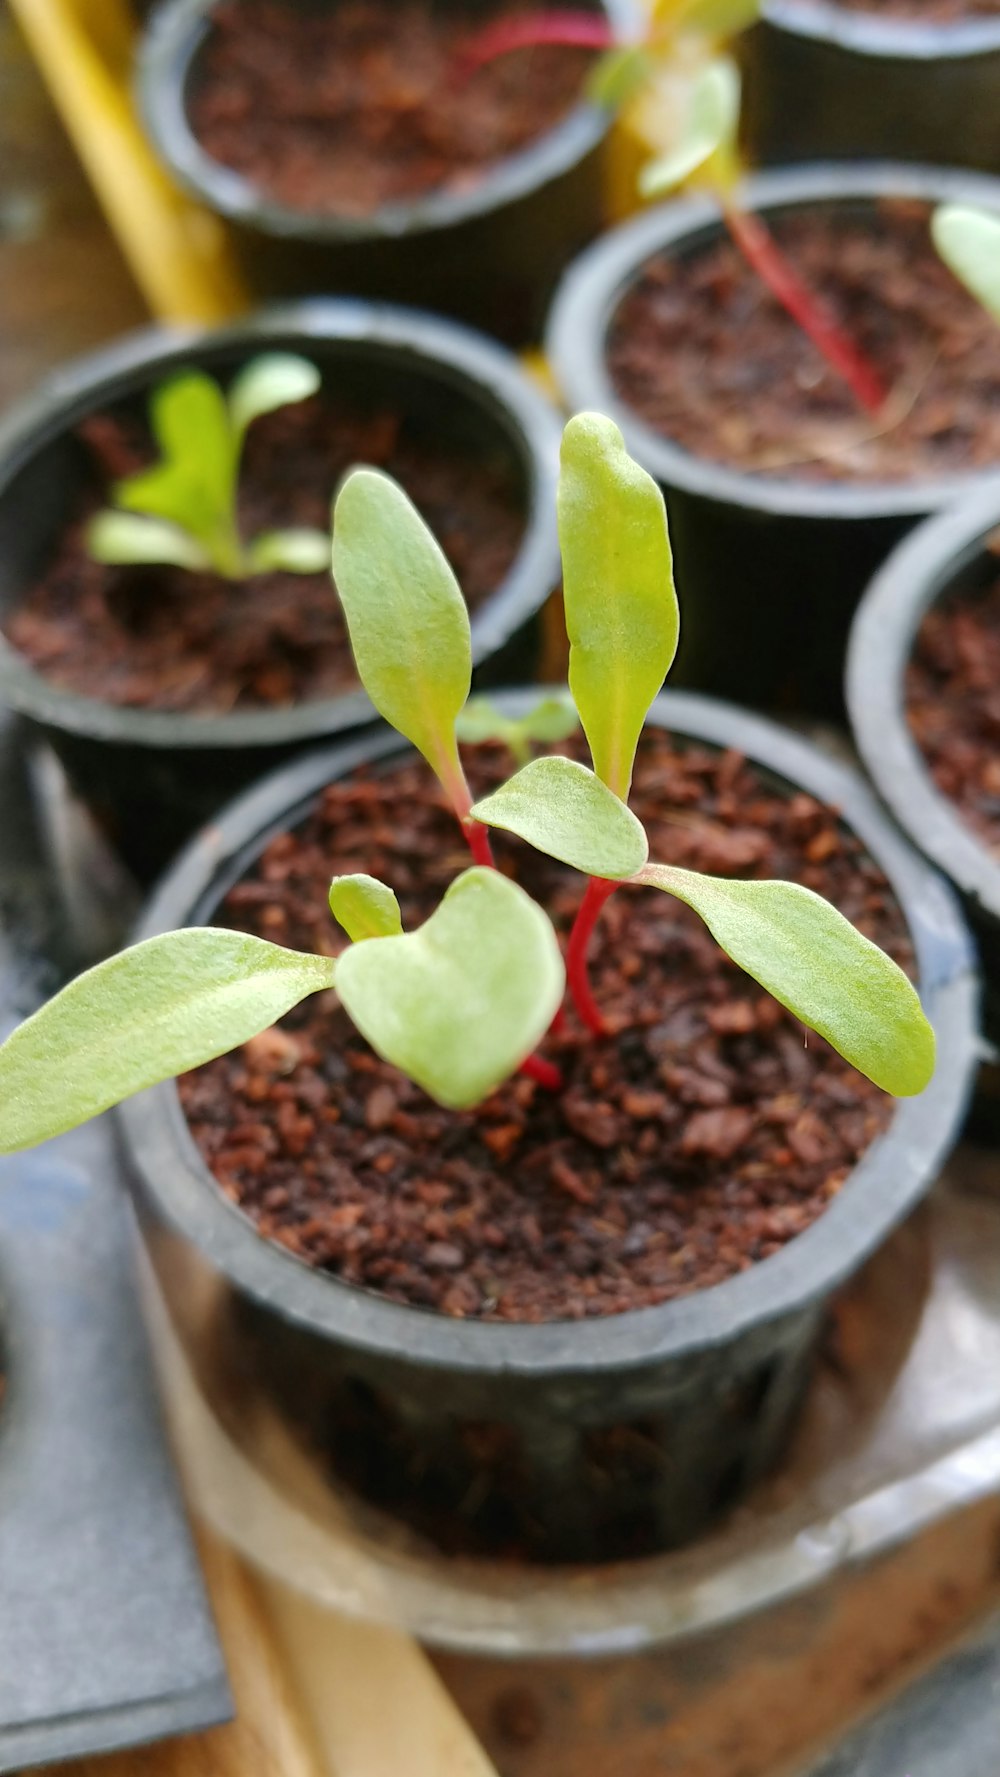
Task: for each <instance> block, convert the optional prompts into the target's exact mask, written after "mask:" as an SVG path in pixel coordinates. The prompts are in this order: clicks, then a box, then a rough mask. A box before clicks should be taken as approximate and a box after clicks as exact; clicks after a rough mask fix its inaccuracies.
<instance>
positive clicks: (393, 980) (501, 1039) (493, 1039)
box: [337, 868, 565, 1110]
mask: <svg viewBox="0 0 1000 1777" xmlns="http://www.w3.org/2000/svg"><path fill="white" fill-rule="evenodd" d="M564 983H565V972H564V969H563V960H562V956H561V954H560V950H559V945H558V942H557V940H556V935H555V932H554V931H553V929H552V926H551V924H550V922H549V919H548V917H547V916H546V914H544V913H543V912H542V909H541V908H540V907H537V906H536V905H535V903H534V901H532V900H531V898H530V896H528V895H526V894H525V892H524V890H523V889H521V888H518V886H517V884H516V883H513V882H509V881H508V880H507V878H506V877H505V876H501V875H499V873H498V872H497V871H496V870H484V869H478V868H477V869H472V870H466V871H465V872H464V873H463V875H461V876H459V877H458V878H457V879H456V880H455V882H453V883H452V885H451V887H450V888H449V890H448V892H447V894H446V895H445V897H444V899H443V901H442V902H441V905H440V907H438V908H437V910H436V912H434V913H432V914H431V917H430V919H428V920H427V921H426V922H425V923H424V925H422V926H421V927H420V929H419V931H416V932H408V933H407V934H406V935H405V936H404V937H401V938H382V939H380V940H379V942H378V943H377V944H357V945H355V946H353V948H352V949H350V950H348V951H347V952H346V953H345V954H344V955H343V956H342V957H341V958H340V959H339V962H338V964H337V991H338V993H339V994H340V997H341V1000H342V1001H343V1004H344V1006H345V1007H346V1009H347V1011H348V1013H349V1014H350V1016H351V1018H352V1019H353V1020H354V1022H355V1024H356V1025H357V1027H358V1029H359V1030H360V1031H361V1032H362V1034H363V1035H364V1036H365V1037H367V1039H368V1041H369V1043H370V1044H371V1046H372V1048H373V1049H375V1050H377V1052H378V1054H379V1055H381V1056H382V1057H383V1058H384V1059H385V1060H386V1061H390V1062H392V1064H393V1065H394V1066H395V1067H398V1068H400V1069H401V1070H402V1071H403V1073H405V1074H408V1075H409V1076H410V1078H411V1079H412V1080H416V1082H417V1084H418V1085H420V1086H422V1087H423V1088H424V1091H425V1092H428V1093H429V1094H430V1096H431V1097H432V1098H434V1099H436V1100H437V1101H438V1103H439V1104H443V1105H446V1106H448V1107H449V1108H450V1109H452V1110H462V1109H465V1108H466V1107H467V1106H469V1105H473V1104H478V1102H479V1100H480V1099H482V1098H485V1097H486V1096H487V1095H488V1094H489V1093H490V1092H492V1091H493V1090H494V1089H495V1087H497V1086H499V1085H500V1082H501V1081H502V1080H505V1079H506V1078H507V1076H508V1074H511V1073H513V1071H514V1069H515V1068H517V1067H519V1066H520V1064H521V1062H522V1061H523V1060H524V1059H525V1057H526V1056H528V1055H530V1053H531V1051H532V1050H533V1049H534V1047H535V1045H536V1043H538V1042H539V1040H540V1039H541V1038H542V1037H543V1036H544V1035H545V1032H546V1031H547V1030H548V1027H549V1025H550V1024H551V1022H552V1019H553V1018H554V1017H555V1014H556V1011H557V1009H558V1007H559V1004H560V1002H561V1000H562V995H563V987H564Z"/></svg>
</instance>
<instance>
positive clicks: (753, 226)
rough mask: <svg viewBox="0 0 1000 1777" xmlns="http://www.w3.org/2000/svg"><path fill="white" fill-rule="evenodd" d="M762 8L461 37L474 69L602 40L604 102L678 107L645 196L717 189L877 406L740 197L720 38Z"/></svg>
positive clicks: (669, 12)
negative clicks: (631, 28) (626, 36)
mask: <svg viewBox="0 0 1000 1777" xmlns="http://www.w3.org/2000/svg"><path fill="white" fill-rule="evenodd" d="M758 8H759V0H657V4H656V5H654V7H653V9H652V13H651V15H650V21H649V24H648V27H647V29H646V32H645V34H644V35H643V36H642V38H641V39H640V40H639V41H637V42H634V43H626V44H621V43H617V42H616V41H615V37H614V32H613V29H612V27H611V25H610V23H609V22H608V20H607V19H605V18H604V17H603V16H602V15H600V14H598V13H592V12H573V11H557V10H553V11H548V10H543V11H540V12H537V13H526V14H521V15H520V16H519V17H517V18H512V19H504V20H500V21H499V22H498V23H496V24H493V25H488V26H487V27H486V28H485V29H484V30H483V31H481V32H479V33H477V34H476V35H475V36H474V37H473V38H472V40H471V42H470V43H468V44H466V45H465V46H464V48H463V50H462V53H461V57H460V58H459V68H460V71H461V74H462V76H463V77H468V76H469V75H470V74H471V73H473V72H474V71H475V69H477V68H479V67H482V66H484V65H485V64H486V63H488V62H491V61H493V60H494V59H495V58H496V57H498V56H501V55H506V54H508V53H509V52H510V51H511V50H515V49H523V48H526V47H529V46H531V45H534V44H538V45H540V44H551V43H563V44H567V45H572V46H576V47H583V48H587V49H601V50H603V51H604V52H605V53H604V54H603V55H602V56H601V57H600V59H599V61H598V62H597V64H596V66H595V68H594V70H593V72H592V74H591V78H590V82H589V87H588V90H589V94H590V97H591V98H592V99H593V100H595V102H596V103H598V104H600V105H604V106H606V107H607V108H608V109H609V110H611V111H616V112H617V111H621V110H622V109H623V108H624V107H626V106H629V105H636V104H641V105H642V106H643V110H644V112H647V111H648V112H650V113H652V114H654V115H655V117H656V120H657V124H658V125H659V120H660V119H661V118H662V117H664V116H665V115H666V116H673V115H676V114H677V113H678V111H679V123H678V127H677V128H676V129H675V130H674V131H673V132H672V134H673V140H672V142H671V144H670V148H669V150H668V151H667V152H666V153H663V154H657V155H654V156H653V157H652V158H651V159H650V160H649V161H648V162H647V163H646V164H645V166H644V167H643V168H642V171H641V173H640V175H639V190H640V192H641V194H642V196H643V197H646V198H653V197H659V196H661V195H663V194H664V193H665V192H668V191H674V190H677V189H679V188H682V187H688V186H691V187H697V188H699V189H701V190H704V191H708V192H710V193H711V194H712V196H713V197H714V198H715V199H716V201H717V202H718V204H719V207H720V210H721V212H722V216H723V220H724V221H725V224H726V227H727V229H728V230H729V233H730V234H731V236H732V238H733V241H734V242H735V244H736V246H737V248H738V249H739V251H740V253H741V254H742V255H743V257H744V258H745V259H746V261H747V263H748V264H749V265H750V266H752V267H753V269H754V271H755V272H756V273H757V274H758V276H759V277H760V278H761V279H762V280H763V282H764V284H765V285H766V286H767V288H768V289H769V290H770V292H771V294H772V296H774V297H775V298H776V300H777V301H778V302H779V303H780V304H781V306H782V308H784V309H785V310H786V312H787V313H788V314H789V315H790V316H791V317H792V319H793V320H794V321H795V322H796V323H797V325H798V326H799V327H800V328H801V329H802V331H803V332H804V333H805V334H806V335H807V336H808V338H809V339H811V340H812V342H813V344H814V345H815V346H816V348H817V350H818V351H819V352H820V353H821V354H822V356H823V358H824V359H825V360H826V362H827V363H828V364H829V366H830V367H831V369H832V370H834V371H835V372H836V374H837V375H838V376H839V377H840V378H841V379H842V380H843V381H844V382H845V383H847V385H848V387H849V388H850V389H851V391H852V392H853V394H854V396H855V398H856V400H857V401H858V403H859V404H860V406H861V407H863V408H864V409H865V410H866V412H868V413H872V414H879V413H881V411H882V409H883V407H884V405H885V401H886V388H885V385H884V382H883V380H882V377H881V376H880V375H879V372H878V371H877V370H876V369H875V367H874V365H872V364H871V363H869V361H868V359H867V358H866V357H865V356H864V354H863V353H862V352H861V351H860V350H859V349H858V346H857V345H856V344H855V342H854V341H853V340H851V339H850V338H848V336H847V334H846V333H845V332H844V330H843V328H842V327H841V326H840V324H839V322H838V321H837V319H836V317H835V316H834V315H833V314H832V313H831V312H830V309H829V307H828V306H827V304H826V303H825V302H824V301H823V300H822V298H821V296H820V295H819V294H818V293H817V292H816V291H815V290H812V289H810V288H809V286H808V285H807V284H806V283H805V282H804V280H803V279H802V278H801V277H800V275H799V273H798V272H797V271H796V270H795V268H794V266H793V265H791V263H790V262H789V261H788V259H786V257H785V255H784V254H783V253H782V251H781V249H780V247H779V246H778V244H777V241H776V240H775V238H774V236H773V235H772V233H771V231H770V229H769V228H768V227H767V225H766V223H765V222H764V221H763V220H762V218H761V217H759V216H757V215H754V214H753V213H752V212H750V211H748V210H746V209H744V208H743V206H742V205H741V204H740V202H739V199H738V196H737V190H738V186H739V182H740V179H741V177H742V175H743V171H744V168H743V166H742V162H741V158H740V154H739V149H738V146H737V139H738V134H739V120H740V76H739V70H738V69H737V67H736V64H735V63H734V62H733V61H732V60H731V59H730V58H729V57H728V56H727V55H725V54H723V53H722V51H721V47H720V46H721V44H722V42H723V41H724V40H725V39H728V38H730V37H732V36H734V35H735V34H736V33H738V32H739V31H742V30H743V29H744V28H745V27H746V26H747V25H749V24H751V23H752V22H753V20H754V18H755V17H756V15H757V11H758Z"/></svg>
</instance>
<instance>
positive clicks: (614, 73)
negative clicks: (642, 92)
mask: <svg viewBox="0 0 1000 1777" xmlns="http://www.w3.org/2000/svg"><path fill="white" fill-rule="evenodd" d="M652 70H653V62H652V58H651V56H650V54H649V51H648V50H647V49H646V48H645V47H644V46H643V45H642V44H621V45H619V47H618V48H617V49H609V50H607V51H606V52H605V53H604V55H602V56H599V57H598V59H597V61H596V62H595V63H594V66H593V68H592V70H591V72H590V75H589V77H588V79H587V87H586V92H587V97H588V99H589V100H590V102H591V104H592V105H603V106H604V107H605V109H606V110H608V111H620V110H621V108H622V106H623V105H627V104H628V101H629V99H630V98H631V97H632V95H633V93H636V92H638V90H639V88H640V87H641V86H643V85H644V84H645V82H646V81H647V80H648V79H649V77H650V74H651V73H652Z"/></svg>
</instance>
